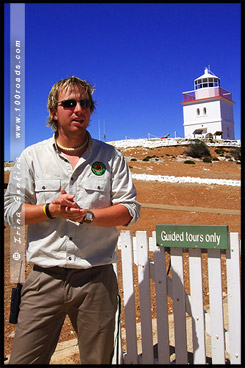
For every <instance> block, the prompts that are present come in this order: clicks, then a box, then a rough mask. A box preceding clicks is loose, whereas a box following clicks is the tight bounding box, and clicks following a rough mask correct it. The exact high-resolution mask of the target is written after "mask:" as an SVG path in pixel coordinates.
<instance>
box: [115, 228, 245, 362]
mask: <svg viewBox="0 0 245 368" xmlns="http://www.w3.org/2000/svg"><path fill="white" fill-rule="evenodd" d="M230 244H231V246H230V249H228V250H227V251H226V271H227V294H228V310H229V330H228V331H226V336H225V329H224V315H223V295H222V274H221V253H220V250H217V249H210V250H208V251H207V254H208V282H209V304H210V306H209V307H210V310H209V313H207V312H206V311H205V307H204V305H203V288H202V277H203V276H202V254H201V250H200V249H189V276H190V295H187V294H186V292H185V289H184V265H183V250H182V248H171V251H170V253H171V278H170V277H169V276H168V275H167V270H166V260H165V256H166V252H165V249H164V248H163V247H158V246H157V245H156V234H155V232H153V236H152V238H148V236H147V232H146V231H137V232H136V236H135V237H132V236H131V232H130V231H121V233H120V240H119V242H118V249H120V250H121V260H122V281H123V296H124V310H125V326H126V349H127V351H126V353H125V352H124V353H123V363H124V364H170V342H169V326H168V324H169V322H168V321H169V319H168V302H167V297H168V295H169V296H170V297H171V298H172V300H173V308H174V310H173V313H174V340H175V355H176V360H175V362H176V364H187V363H188V349H187V327H186V316H187V313H188V315H189V316H190V317H191V326H192V345H193V364H205V363H206V356H207V352H206V346H205V345H206V342H205V341H206V340H205V333H208V334H210V335H211V346H212V353H211V354H212V364H225V351H226V352H228V353H229V354H230V363H231V364H240V362H241V342H240V341H241V309H240V300H241V298H240V249H239V246H240V243H239V238H238V234H237V233H230ZM149 251H152V252H153V259H154V260H153V261H152V260H151V259H149ZM134 264H135V265H136V266H137V277H136V278H138V287H139V301H140V302H139V303H140V320H141V339H140V340H141V344H142V345H141V348H142V349H140V348H139V350H140V351H138V347H137V329H136V322H137V321H136V311H135V308H136V305H135V288H136V285H135V283H136V280H135V277H134V272H133V266H134ZM151 279H152V280H153V281H154V282H155V302H156V314H157V321H156V323H157V346H155V349H154V350H155V352H156V351H157V356H156V354H155V357H154V351H153V331H152V300H151V287H150V280H151ZM138 346H140V345H139V344H138Z"/></svg>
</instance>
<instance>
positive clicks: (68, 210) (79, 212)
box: [49, 189, 86, 222]
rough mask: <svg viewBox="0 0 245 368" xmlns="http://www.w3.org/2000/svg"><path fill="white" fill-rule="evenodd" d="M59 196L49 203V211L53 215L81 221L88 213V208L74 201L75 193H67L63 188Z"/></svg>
mask: <svg viewBox="0 0 245 368" xmlns="http://www.w3.org/2000/svg"><path fill="white" fill-rule="evenodd" d="M60 193H61V194H60V195H59V197H58V198H56V199H54V200H53V201H52V202H51V203H50V205H49V211H50V213H51V215H52V216H53V217H63V218H66V219H68V220H71V221H75V222H80V221H82V220H83V218H84V216H85V215H86V210H84V209H83V208H80V207H79V206H78V204H77V203H76V202H74V198H75V195H73V194H68V193H66V191H65V189H61V191H60Z"/></svg>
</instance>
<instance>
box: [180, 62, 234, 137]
mask: <svg viewBox="0 0 245 368" xmlns="http://www.w3.org/2000/svg"><path fill="white" fill-rule="evenodd" d="M234 103H235V102H233V101H232V94H231V92H228V91H226V90H225V89H223V88H221V87H220V79H219V78H218V77H217V76H216V75H214V74H213V73H212V72H211V71H210V70H209V69H208V68H205V70H204V74H203V75H201V76H200V77H199V78H196V79H195V80H194V90H192V91H187V92H183V101H182V102H181V104H182V105H183V118H184V134H185V138H214V139H226V140H234V139H235V134H234V116H233V105H234Z"/></svg>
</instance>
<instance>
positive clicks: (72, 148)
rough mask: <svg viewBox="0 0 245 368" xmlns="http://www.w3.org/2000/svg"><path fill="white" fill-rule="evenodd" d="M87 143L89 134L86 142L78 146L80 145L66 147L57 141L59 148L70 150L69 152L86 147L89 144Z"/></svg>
mask: <svg viewBox="0 0 245 368" xmlns="http://www.w3.org/2000/svg"><path fill="white" fill-rule="evenodd" d="M87 143H88V136H87V137H86V139H85V142H84V143H83V144H81V146H78V147H71V148H70V147H64V146H62V145H61V144H60V143H58V142H57V141H56V144H57V146H58V147H59V148H61V149H63V150H64V151H69V152H74V151H79V150H80V149H82V148H84V147H85V146H86V145H87Z"/></svg>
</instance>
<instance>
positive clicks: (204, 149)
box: [184, 140, 211, 158]
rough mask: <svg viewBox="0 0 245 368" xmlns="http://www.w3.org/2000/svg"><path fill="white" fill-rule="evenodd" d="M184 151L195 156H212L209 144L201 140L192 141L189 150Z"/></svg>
mask: <svg viewBox="0 0 245 368" xmlns="http://www.w3.org/2000/svg"><path fill="white" fill-rule="evenodd" d="M184 153H185V154H186V155H187V156H190V157H193V158H202V157H211V154H210V151H209V148H208V146H207V145H206V144H205V143H204V142H201V141H199V140H196V141H195V143H192V144H191V145H190V147H189V150H187V151H184Z"/></svg>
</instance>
